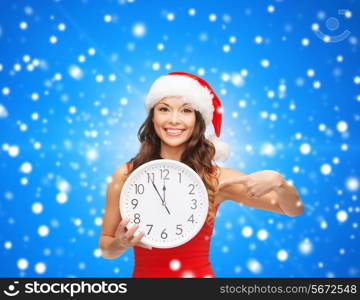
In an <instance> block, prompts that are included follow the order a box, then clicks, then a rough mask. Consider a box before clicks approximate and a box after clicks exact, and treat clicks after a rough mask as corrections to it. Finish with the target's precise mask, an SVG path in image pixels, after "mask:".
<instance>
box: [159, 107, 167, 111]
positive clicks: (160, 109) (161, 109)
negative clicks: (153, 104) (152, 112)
mask: <svg viewBox="0 0 360 300" xmlns="http://www.w3.org/2000/svg"><path fill="white" fill-rule="evenodd" d="M164 109H165V110H164ZM167 110H168V109H167V108H166V107H160V108H159V111H167Z"/></svg>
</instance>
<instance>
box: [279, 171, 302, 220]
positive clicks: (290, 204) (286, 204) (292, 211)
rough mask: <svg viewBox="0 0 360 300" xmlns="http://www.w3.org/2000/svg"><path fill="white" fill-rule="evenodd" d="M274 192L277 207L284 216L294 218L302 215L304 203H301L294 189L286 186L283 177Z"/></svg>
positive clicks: (288, 185)
mask: <svg viewBox="0 0 360 300" xmlns="http://www.w3.org/2000/svg"><path fill="white" fill-rule="evenodd" d="M281 177H282V176H281ZM274 190H275V192H276V193H277V194H278V198H279V206H280V208H281V209H282V210H283V212H284V213H285V214H286V215H288V216H290V217H296V216H299V215H301V214H303V213H304V203H303V202H302V201H301V198H300V197H299V195H298V193H297V191H296V188H295V187H294V186H292V185H290V184H288V183H287V182H286V180H285V179H284V178H283V177H282V179H281V184H280V185H279V186H278V187H276V188H275V189H274Z"/></svg>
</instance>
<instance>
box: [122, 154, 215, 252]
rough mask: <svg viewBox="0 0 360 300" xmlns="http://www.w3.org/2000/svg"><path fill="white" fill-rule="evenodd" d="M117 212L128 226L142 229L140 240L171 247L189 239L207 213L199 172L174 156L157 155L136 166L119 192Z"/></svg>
mask: <svg viewBox="0 0 360 300" xmlns="http://www.w3.org/2000/svg"><path fill="white" fill-rule="evenodd" d="M119 206H120V214H121V217H122V218H123V219H125V218H128V219H130V222H129V223H128V225H127V227H128V229H129V228H130V227H132V226H133V225H134V224H138V225H139V228H138V229H137V231H136V232H135V234H134V235H135V236H136V235H137V234H138V233H139V232H140V231H144V232H145V235H144V237H143V238H142V242H143V243H144V244H147V245H151V246H152V247H156V248H172V247H177V246H180V245H182V244H184V243H186V242H188V241H189V240H191V239H192V238H193V237H194V236H195V235H196V234H197V233H198V232H199V231H200V229H201V227H202V226H203V225H204V222H205V220H206V217H207V214H208V208H209V200H208V193H207V190H206V187H205V184H204V183H203V181H202V179H201V178H200V176H199V175H198V174H197V173H196V172H195V171H194V170H193V169H192V168H190V167H189V166H187V165H186V164H184V163H181V162H179V161H176V160H171V159H157V160H153V161H150V162H147V163H145V164H143V165H141V166H140V167H138V168H137V169H135V170H134V171H133V172H132V173H131V174H130V175H129V177H128V178H127V179H126V181H125V183H124V185H123V188H122V190H121V194H120V205H119Z"/></svg>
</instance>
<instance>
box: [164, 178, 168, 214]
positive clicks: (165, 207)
mask: <svg viewBox="0 0 360 300" xmlns="http://www.w3.org/2000/svg"><path fill="white" fill-rule="evenodd" d="M165 191H166V186H165V179H164V186H163V198H164V206H165V208H166V210H167V211H168V213H169V215H170V211H169V210H168V208H167V206H166V202H165Z"/></svg>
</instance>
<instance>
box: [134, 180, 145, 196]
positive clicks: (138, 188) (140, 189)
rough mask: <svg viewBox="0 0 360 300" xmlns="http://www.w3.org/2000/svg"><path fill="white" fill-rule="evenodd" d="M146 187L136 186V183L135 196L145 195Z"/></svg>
mask: <svg viewBox="0 0 360 300" xmlns="http://www.w3.org/2000/svg"><path fill="white" fill-rule="evenodd" d="M144 189H145V188H144V185H143V184H142V183H140V184H136V183H135V194H140V195H141V194H143V193H144Z"/></svg>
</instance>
